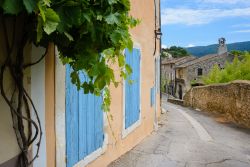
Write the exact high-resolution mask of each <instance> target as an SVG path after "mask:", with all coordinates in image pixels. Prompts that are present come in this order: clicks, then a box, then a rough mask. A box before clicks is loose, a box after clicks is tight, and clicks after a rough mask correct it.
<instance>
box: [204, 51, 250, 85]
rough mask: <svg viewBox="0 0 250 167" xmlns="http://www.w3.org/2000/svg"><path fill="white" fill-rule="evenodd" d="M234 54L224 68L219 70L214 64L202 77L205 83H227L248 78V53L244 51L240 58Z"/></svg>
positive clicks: (249, 54) (249, 57)
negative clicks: (231, 60)
mask: <svg viewBox="0 0 250 167" xmlns="http://www.w3.org/2000/svg"><path fill="white" fill-rule="evenodd" d="M237 55H238V54H236V56H235V58H234V60H233V62H232V63H228V62H227V63H226V65H225V68H224V69H222V70H220V69H219V67H218V65H215V66H214V67H213V69H212V70H211V71H210V73H209V74H208V75H207V76H204V77H203V82H204V83H205V84H213V83H227V82H230V81H234V80H250V68H249V67H250V53H248V52H245V53H244V54H243V57H242V60H239V58H238V56H237Z"/></svg>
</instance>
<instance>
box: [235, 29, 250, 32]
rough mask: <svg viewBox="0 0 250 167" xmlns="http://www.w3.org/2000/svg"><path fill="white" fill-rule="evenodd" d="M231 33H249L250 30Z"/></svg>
mask: <svg viewBox="0 0 250 167" xmlns="http://www.w3.org/2000/svg"><path fill="white" fill-rule="evenodd" d="M232 33H250V29H248V30H237V31H233V32H232Z"/></svg>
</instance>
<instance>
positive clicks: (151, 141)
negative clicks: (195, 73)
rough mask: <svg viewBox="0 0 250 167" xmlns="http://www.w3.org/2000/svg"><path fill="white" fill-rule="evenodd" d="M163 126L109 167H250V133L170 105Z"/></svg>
mask: <svg viewBox="0 0 250 167" xmlns="http://www.w3.org/2000/svg"><path fill="white" fill-rule="evenodd" d="M163 107H164V108H165V109H166V110H167V111H168V112H167V113H166V114H164V115H163V116H162V120H161V122H160V125H161V127H160V128H159V130H158V131H157V132H153V133H152V135H151V136H149V137H147V138H146V139H144V140H143V141H142V142H141V143H140V144H139V145H137V146H136V147H135V148H134V149H132V150H131V151H129V152H128V153H126V154H125V155H123V156H122V157H120V158H119V159H117V160H116V161H114V162H113V163H111V164H110V165H109V167H250V130H244V129H241V128H237V127H235V126H233V125H230V124H221V123H218V122H216V121H215V119H213V118H212V117H210V116H208V115H206V114H205V113H203V112H200V111H194V110H191V109H188V108H183V107H180V106H177V105H173V104H170V103H167V102H163Z"/></svg>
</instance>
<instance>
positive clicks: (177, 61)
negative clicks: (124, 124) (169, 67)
mask: <svg viewBox="0 0 250 167" xmlns="http://www.w3.org/2000/svg"><path fill="white" fill-rule="evenodd" d="M193 59H196V57H194V56H185V57H181V58H172V59H164V60H162V62H161V64H176V63H179V62H186V61H190V60H193Z"/></svg>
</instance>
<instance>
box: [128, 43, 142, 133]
mask: <svg viewBox="0 0 250 167" xmlns="http://www.w3.org/2000/svg"><path fill="white" fill-rule="evenodd" d="M125 56H126V63H127V64H129V65H130V66H131V68H132V70H133V72H132V74H131V75H130V76H129V77H128V78H127V79H126V81H125V128H126V129H127V128H128V127H130V126H131V125H133V124H134V123H135V122H136V121H138V120H139V117H140V87H141V85H140V60H141V53H140V50H139V49H135V48H134V49H133V51H132V52H130V51H129V50H128V49H126V50H125ZM130 81H132V83H130Z"/></svg>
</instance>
